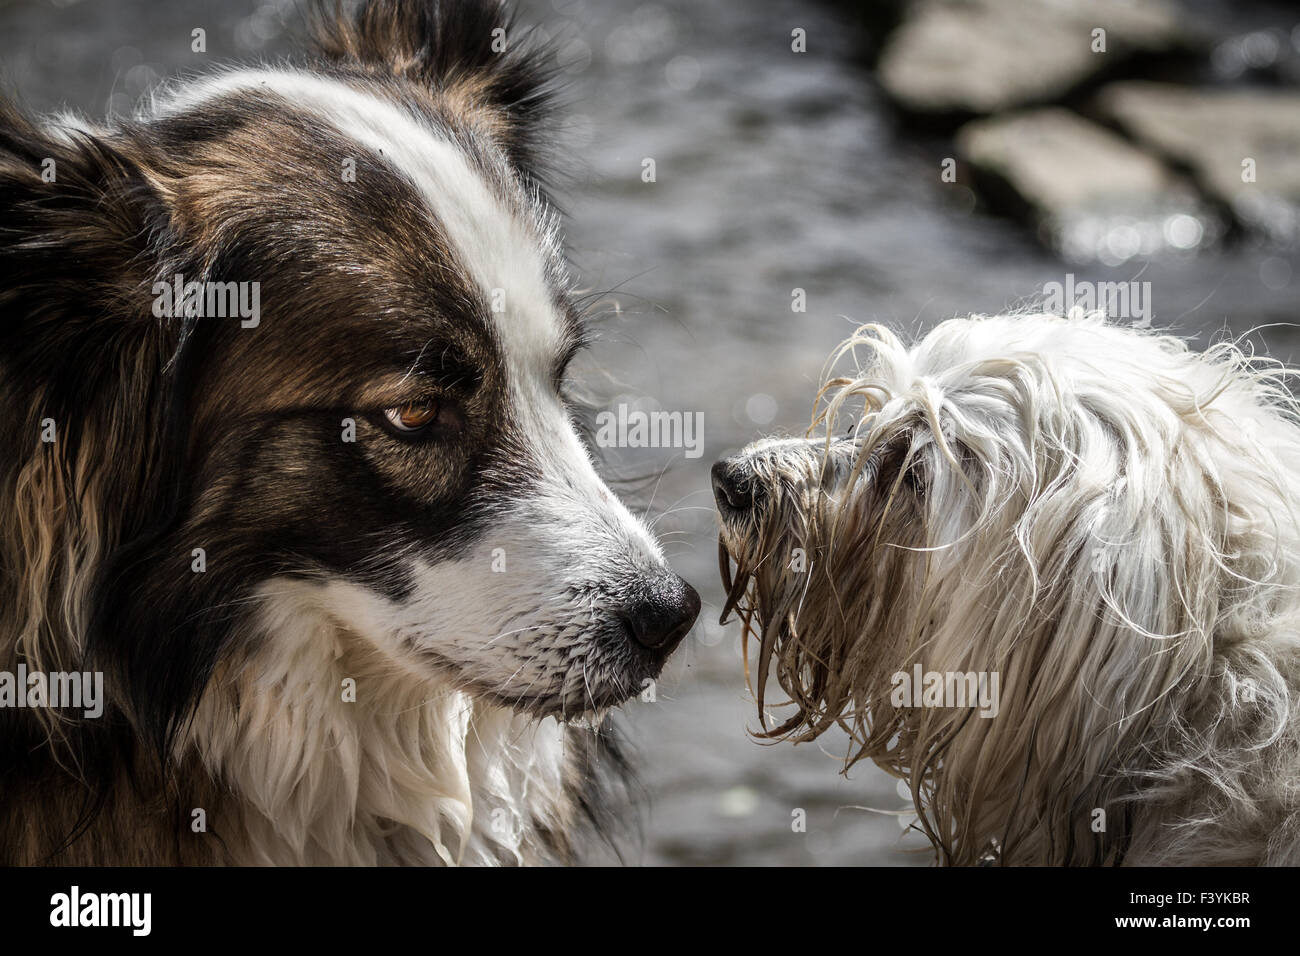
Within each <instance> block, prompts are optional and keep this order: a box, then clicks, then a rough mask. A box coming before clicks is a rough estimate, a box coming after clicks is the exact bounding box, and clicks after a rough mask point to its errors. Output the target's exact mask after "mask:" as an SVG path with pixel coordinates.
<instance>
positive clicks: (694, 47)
mask: <svg viewBox="0 0 1300 956" xmlns="http://www.w3.org/2000/svg"><path fill="white" fill-rule="evenodd" d="M522 6H523V7H524V10H525V15H526V18H527V19H528V20H529V21H531V22H533V23H538V24H541V25H542V26H543V28H544V29H546V30H547V31H548V32H549V33H550V34H551V35H552V36H553V38H554V39H555V42H556V43H557V49H558V50H559V54H558V60H559V66H560V70H561V74H562V76H563V78H564V84H565V99H566V101H567V103H568V104H569V105H568V109H567V112H566V124H565V130H564V133H563V142H564V143H565V146H564V149H563V151H562V153H563V155H564V157H565V160H566V162H567V163H568V164H569V165H570V167H571V169H570V172H571V176H570V180H569V182H568V184H567V185H566V187H565V188H564V189H563V190H562V193H561V199H562V201H563V205H564V207H565V209H566V211H567V213H568V216H569V237H570V240H571V254H572V259H573V262H574V265H575V269H576V272H577V274H578V276H579V277H580V285H581V286H582V287H583V288H585V289H588V290H591V291H592V292H594V293H608V294H606V295H598V296H596V301H597V302H598V303H599V305H598V306H597V311H598V312H599V315H598V316H596V319H597V325H598V330H599V335H598V341H597V345H596V348H595V350H594V352H593V354H592V355H591V356H590V357H589V358H588V359H587V360H586V361H585V369H586V370H585V373H584V374H585V376H586V378H587V380H588V381H589V382H590V383H591V385H592V387H593V388H594V389H595V390H596V391H597V393H598V394H599V395H600V396H601V398H602V402H603V403H604V404H606V405H608V406H609V407H614V406H616V405H617V404H619V403H627V404H629V405H633V406H635V407H639V408H647V409H649V408H662V409H666V410H670V411H682V412H688V413H693V412H702V413H703V415H704V423H705V431H704V445H703V449H702V454H701V455H700V457H697V458H688V457H686V455H685V454H684V451H683V450H681V449H677V450H662V451H652V452H635V451H632V450H615V451H613V452H612V460H611V462H610V468H611V470H612V471H614V472H615V473H617V474H621V475H629V474H634V473H635V474H645V475H649V476H650V477H649V479H648V480H647V481H643V482H641V483H640V485H639V486H638V488H635V489H633V497H634V498H635V499H638V500H640V502H641V505H642V506H643V507H647V508H648V509H649V514H650V515H651V516H652V517H653V518H654V520H655V528H656V531H657V532H658V533H659V534H660V535H661V536H662V538H663V540H664V542H665V547H666V550H667V551H668V553H669V554H670V555H671V557H672V560H673V562H674V564H675V566H676V567H677V569H678V570H679V571H680V572H681V573H682V574H683V575H685V576H686V577H687V578H688V579H689V580H691V581H692V582H693V583H695V584H696V586H697V587H698V588H699V590H700V592H701V594H702V596H703V598H704V601H705V610H704V613H703V614H702V616H701V621H700V624H699V625H697V627H696V630H695V631H694V633H693V634H692V636H691V637H690V638H688V640H687V642H686V643H685V645H684V646H683V648H682V649H681V650H680V651H679V652H678V654H677V655H676V656H675V658H674V660H673V661H672V663H671V664H670V666H669V667H668V669H667V671H666V673H665V675H664V677H663V678H662V680H661V681H660V683H659V686H658V688H657V693H656V700H655V701H654V702H641V701H633V702H632V703H630V704H629V705H628V706H627V708H626V714H625V717H624V724H625V725H626V726H627V728H628V730H629V732H630V735H631V737H632V739H633V741H634V743H635V746H636V748H637V751H638V753H639V758H640V764H641V770H642V779H643V782H644V784H645V786H646V788H647V789H648V790H649V793H650V798H651V800H650V809H649V813H648V815H647V817H646V819H645V825H644V832H645V838H644V843H643V845H642V846H639V847H636V848H634V849H633V850H632V851H631V853H630V855H629V859H630V860H632V861H634V862H644V863H647V864H722V865H729V864H749V865H806V864H885V865H909V864H911V865H915V864H920V863H924V862H926V861H927V857H926V855H925V854H924V853H921V852H912V851H915V850H917V849H919V848H922V847H923V844H924V841H922V840H920V839H919V838H918V837H917V836H916V835H915V834H909V835H906V836H904V835H903V834H902V830H901V828H900V826H899V824H898V822H897V818H896V817H895V816H893V815H890V814H888V813H877V812H872V810H871V809H866V808H874V809H876V810H883V811H894V810H898V809H900V808H901V807H902V806H903V804H904V801H903V800H902V799H901V798H900V797H899V796H898V795H897V793H896V790H895V785H894V781H893V780H892V779H890V778H888V777H886V776H885V775H884V774H882V773H880V772H879V771H877V770H876V769H875V768H873V767H867V766H858V767H856V768H855V769H854V770H853V772H852V773H851V775H850V776H849V777H848V778H845V777H842V776H839V775H838V770H839V767H840V761H841V758H842V757H843V754H844V749H845V740H844V738H842V737H828V738H824V739H823V740H821V741H818V742H817V743H816V744H804V745H800V746H798V747H794V748H792V747H790V746H789V745H788V744H781V745H779V746H770V745H763V744H760V743H758V742H756V741H755V740H753V739H752V738H751V737H750V735H749V731H750V730H752V729H754V728H756V727H757V719H756V715H755V713H754V707H753V704H752V701H751V700H750V698H749V695H748V693H747V691H746V689H745V684H744V678H743V674H742V668H741V652H740V637H739V634H738V632H737V630H736V629H735V626H734V625H732V626H731V627H727V628H722V627H719V626H718V625H717V614H718V605H719V603H720V601H721V596H722V595H721V588H720V585H719V583H718V580H717V578H718V573H717V558H716V544H715V542H716V535H715V527H716V526H715V519H714V516H713V509H712V499H711V494H710V491H709V476H708V470H709V466H710V464H711V463H712V462H713V461H714V460H715V459H716V458H717V457H719V456H722V455H725V454H727V453H729V452H731V451H733V450H735V449H738V448H739V447H740V446H742V445H743V444H745V443H746V442H747V441H749V440H750V439H752V438H754V437H756V436H758V435H762V434H766V433H770V432H774V431H776V432H785V433H789V434H799V433H802V431H803V430H804V429H805V428H806V427H807V424H808V420H809V412H810V408H811V403H812V399H813V396H814V393H815V391H816V385H817V382H818V378H819V374H820V372H821V369H822V365H823V362H824V360H825V358H826V356H827V354H828V353H829V351H830V350H831V348H832V347H833V346H834V345H836V344H837V343H838V342H839V341H841V340H842V339H843V338H844V337H845V336H847V335H848V333H849V332H850V331H851V330H852V329H853V328H854V327H855V326H856V325H858V324H861V323H864V322H869V321H876V322H884V323H887V324H889V325H891V326H894V327H896V328H898V329H900V330H902V331H904V332H917V331H922V330H924V329H925V328H927V327H929V326H931V325H932V324H934V323H935V322H937V321H941V320H943V319H945V318H948V317H952V316H954V315H961V314H966V313H970V312H994V311H1002V310H1005V309H1007V308H1009V307H1013V306H1016V305H1017V304H1020V303H1022V302H1024V301H1025V300H1027V299H1031V298H1034V297H1036V296H1039V295H1041V293H1042V290H1043V288H1044V285H1045V284H1046V283H1050V282H1062V281H1064V279H1065V276H1066V273H1072V274H1073V275H1074V276H1075V278H1076V280H1077V281H1127V280H1131V279H1135V278H1140V280H1141V281H1144V282H1149V283H1150V284H1151V285H1150V288H1151V290H1152V300H1153V304H1154V313H1155V314H1154V319H1155V322H1156V324H1157V325H1169V326H1173V327H1174V328H1176V329H1178V330H1179V331H1181V332H1183V333H1185V334H1188V335H1193V336H1197V337H1198V340H1199V341H1200V342H1202V343H1204V342H1206V341H1208V340H1209V339H1210V337H1211V336H1213V335H1214V334H1216V333H1220V332H1222V331H1223V330H1225V329H1226V330H1229V331H1230V332H1232V333H1234V334H1240V333H1244V332H1247V331H1248V330H1251V329H1263V331H1262V332H1260V333H1259V334H1258V335H1257V337H1256V341H1258V342H1259V343H1261V346H1262V347H1266V348H1267V349H1269V350H1270V351H1271V352H1272V353H1273V354H1275V355H1276V356H1277V357H1279V358H1282V359H1287V360H1289V359H1292V358H1296V357H1297V356H1296V355H1295V350H1296V345H1297V342H1298V341H1300V340H1298V339H1297V336H1296V332H1295V328H1294V326H1293V325H1291V323H1294V322H1295V321H1296V318H1297V308H1296V305H1297V290H1300V276H1297V275H1295V273H1296V271H1297V268H1298V267H1300V258H1298V257H1297V255H1296V253H1295V251H1294V249H1290V248H1288V247H1286V246H1284V245H1283V246H1279V245H1278V244H1276V243H1273V244H1270V243H1268V242H1265V241H1263V240H1255V239H1251V238H1250V237H1242V238H1238V239H1237V240H1235V241H1232V242H1229V243H1226V244H1221V245H1219V246H1216V247H1214V248H1211V249H1208V250H1202V251H1200V252H1196V253H1185V254H1164V255H1161V256H1159V257H1157V258H1154V259H1151V260H1149V261H1148V260H1146V259H1142V258H1132V257H1130V258H1127V259H1126V260H1125V261H1123V262H1121V263H1118V264H1113V265H1105V264H1103V263H1101V262H1097V261H1080V262H1069V261H1065V260H1063V259H1062V258H1061V257H1060V256H1059V255H1058V254H1056V253H1054V252H1052V251H1050V250H1049V249H1048V248H1046V247H1045V246H1043V245H1041V244H1040V243H1039V241H1038V240H1037V239H1036V237H1035V235H1034V231H1033V230H1032V229H1030V228H1026V227H1025V226H1023V225H1022V224H1020V223H1018V222H1016V221H1013V220H1011V219H1007V218H1003V217H1001V216H999V215H996V214H992V213H990V212H988V211H987V210H986V209H985V208H984V206H983V204H982V203H979V202H977V201H976V195H975V194H974V193H973V192H972V191H971V190H970V189H968V188H965V187H961V188H953V186H952V185H951V184H945V183H943V182H941V180H940V177H939V174H938V171H939V168H940V163H941V161H942V159H943V158H944V157H946V156H948V155H951V150H952V147H951V145H950V143H951V130H950V129H944V128H942V127H941V126H939V127H936V126H934V125H933V124H922V123H916V122H912V121H911V120H909V119H907V118H906V117H904V116H903V115H901V114H899V113H898V112H897V111H896V110H895V109H894V108H892V107H891V106H890V105H889V103H888V102H887V100H886V98H885V97H884V95H883V94H882V91H881V89H880V87H879V85H878V83H877V81H876V77H875V74H874V72H873V70H872V55H873V53H874V51H875V50H877V49H878V46H879V42H880V39H881V33H880V30H879V28H878V27H876V26H874V25H873V24H876V23H878V22H880V20H881V19H882V18H881V17H880V16H878V15H879V14H880V13H881V9H882V7H881V6H880V5H873V4H872V2H871V0H862V2H861V3H847V2H840V3H835V2H829V0H828V2H815V0H745V2H743V3H739V2H735V3H733V2H716V0H708V2H700V0H655V2H644V0H532V2H531V3H530V2H524V3H523V4H522ZM1193 6H1194V7H1196V8H1197V12H1199V13H1201V14H1204V15H1206V16H1207V17H1209V18H1210V22H1212V23H1214V24H1216V29H1220V30H1222V31H1224V34H1225V35H1227V34H1228V33H1230V32H1231V31H1232V30H1235V29H1240V30H1241V31H1247V30H1251V29H1257V28H1261V27H1269V26H1275V27H1278V28H1286V29H1289V28H1290V26H1291V25H1292V22H1293V21H1294V20H1296V19H1297V16H1296V15H1295V14H1294V13H1288V12H1287V10H1286V8H1285V7H1283V6H1274V5H1269V4H1256V3H1251V2H1246V0H1242V2H1241V3H1239V4H1236V5H1229V4H1227V3H1226V0H1225V3H1222V4H1218V3H1213V2H1197V3H1194V4H1193ZM864 13H865V14H869V15H867V16H864V15H863V14H864ZM296 23H297V20H296V17H295V16H294V15H293V13H292V5H291V4H289V3H266V2H257V0H169V2H157V0H79V2H78V0H8V2H0V68H2V70H3V75H4V78H5V80H6V81H7V82H8V84H9V85H10V87H11V88H14V89H16V90H17V91H18V92H19V94H20V96H21V97H22V99H23V100H24V101H25V102H27V103H28V104H29V105H31V106H32V107H34V108H36V109H39V110H42V111H51V110H54V109H58V108H64V107H70V108H73V109H76V110H78V111H80V112H83V113H85V114H87V115H89V116H91V117H92V118H102V117H103V116H104V115H105V113H106V112H108V111H114V112H119V113H121V112H128V111H130V109H131V108H132V107H133V105H134V104H135V102H136V101H137V99H138V98H139V97H140V95H141V94H143V93H144V92H146V91H147V90H148V89H150V88H151V87H152V86H153V85H155V84H156V83H157V82H158V81H159V79H161V78H165V77H170V76H174V75H177V74H180V73H183V72H186V71H195V70H201V69H204V68H207V67H209V66H211V65H212V64H213V63H217V62H228V61H232V60H247V59H255V58H263V57H268V58H274V57H276V56H279V55H282V54H284V53H286V52H288V51H289V50H291V49H292V44H291V42H290V36H291V35H292V32H293V30H294V29H295V24H296ZM195 27H203V28H205V29H206V30H207V53H206V54H205V55H199V54H194V53H192V52H191V51H190V31H191V30H192V29H193V28H195ZM796 28H800V29H803V30H804V31H806V37H807V52H806V53H802V54H798V53H794V52H793V51H792V50H791V31H792V30H794V29H796ZM1297 49H1298V50H1300V47H1298V48H1297ZM959 53H960V51H956V55H959ZM646 158H652V159H653V160H654V161H655V166H656V181H655V182H654V183H646V182H643V180H642V170H643V165H642V163H643V160H644V159H646ZM795 289H803V290H805V293H806V298H807V310H806V312H795V311H792V307H791V303H792V294H793V290H795ZM797 810H803V811H805V813H806V819H807V826H806V832H796V830H795V828H793V827H792V825H791V824H792V820H793V818H794V814H795V812H796V811H797ZM600 858H601V857H597V859H600Z"/></svg>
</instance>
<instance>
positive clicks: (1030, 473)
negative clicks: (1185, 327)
mask: <svg viewBox="0 0 1300 956" xmlns="http://www.w3.org/2000/svg"><path fill="white" fill-rule="evenodd" d="M849 357H852V358H853V359H854V361H853V366H852V368H851V369H850V370H848V371H847V372H845V373H844V374H839V375H835V376H834V377H831V378H830V379H829V380H828V382H827V384H826V388H825V390H824V392H823V398H824V399H825V404H824V405H822V406H821V408H820V415H819V417H818V423H819V424H824V425H825V426H826V431H825V434H823V435H822V436H821V437H818V438H813V439H787V440H781V439H767V440H763V441H759V442H756V443H754V444H753V445H751V446H750V447H748V448H746V449H745V450H744V451H743V452H742V453H741V454H740V455H737V456H735V457H733V458H730V459H727V460H724V461H722V462H719V463H718V464H717V465H715V466H714V488H715V492H716V496H717V500H718V507H719V510H720V512H721V515H722V534H721V542H722V555H721V557H722V571H723V578H724V583H725V584H726V585H727V586H728V589H729V592H730V600H729V602H728V604H729V607H739V608H740V613H741V615H742V617H743V618H744V619H745V623H746V625H747V629H748V628H749V627H750V626H752V629H753V630H755V631H757V632H759V633H760V634H761V643H760V647H759V656H758V663H757V669H756V672H755V674H754V681H755V690H756V695H757V699H758V704H759V709H760V713H762V711H763V707H764V703H765V695H764V684H765V681H766V678H767V676H768V674H769V673H772V674H774V675H775V677H776V678H777V680H778V682H779V683H780V685H781V688H782V689H783V690H784V691H786V692H787V693H788V694H789V695H790V697H791V700H792V701H793V704H794V710H793V713H791V714H790V715H789V716H788V719H787V720H786V721H784V722H783V723H780V724H779V726H775V727H772V726H770V724H769V722H768V718H767V715H766V714H762V716H763V720H764V730H765V731H766V732H768V733H770V734H771V735H773V736H789V737H792V738H793V739H795V740H808V739H812V738H815V737H817V736H818V735H820V734H821V733H822V732H823V731H824V730H826V729H827V728H829V727H832V726H837V725H838V726H841V727H843V728H845V729H846V730H847V731H848V732H849V733H850V735H851V737H852V745H851V750H850V752H849V754H848V763H849V764H852V763H853V762H854V761H856V760H858V759H861V758H864V757H865V758H869V759H871V760H874V761H875V762H876V763H877V764H878V765H880V766H881V767H883V768H884V769H885V770H887V771H888V772H889V773H891V774H893V775H895V776H897V777H899V778H900V779H902V780H904V781H906V783H907V785H908V788H909V790H910V792H911V794H912V798H913V801H914V803H915V807H916V811H917V815H918V817H919V828H920V829H923V830H924V832H925V834H926V835H927V836H928V837H929V838H930V840H931V842H932V844H933V846H934V849H935V852H936V855H937V857H938V860H939V861H940V862H941V863H946V864H976V863H1003V864H1038V865H1043V864H1080V863H1097V864H1117V863H1128V864H1147V865H1150V864H1190V863H1196V864H1248V863H1269V864H1291V865H1294V864H1297V863H1300V492H1298V490H1297V483H1298V482H1300V477H1298V476H1300V406H1298V405H1297V402H1296V400H1295V399H1294V398H1293V397H1292V394H1291V392H1290V391H1289V390H1288V388H1287V387H1286V385H1287V381H1288V380H1289V379H1290V378H1292V377H1294V375H1295V374H1296V372H1295V370H1294V369H1290V368H1287V367H1285V366H1281V365H1278V364H1276V363H1272V362H1268V361H1266V360H1260V359H1251V358H1248V357H1247V356H1246V355H1245V354H1243V353H1242V352H1241V351H1240V350H1239V349H1238V348H1236V347H1235V346H1234V345H1232V344H1231V343H1221V344H1218V345H1215V346H1214V347H1212V348H1210V349H1209V350H1207V351H1205V352H1195V351H1192V350H1191V349H1189V348H1188V347H1187V345H1186V344H1185V343H1184V342H1183V341H1181V340H1179V339H1177V338H1175V337H1173V336H1170V335H1159V334H1155V333H1152V332H1150V331H1142V330H1137V329H1133V328H1128V327H1125V326H1122V325H1118V324H1110V323H1107V322H1106V321H1104V319H1103V318H1102V317H1100V316H1095V315H1094V316H1082V315H1079V316H1072V317H1070V318H1061V317H1056V316H1051V315H1010V316H991V317H972V318H970V319H954V320H952V321H950V322H945V323H943V324H941V325H939V326H937V327H936V328H935V329H933V330H932V331H931V332H930V333H929V334H927V335H926V336H924V337H923V338H922V339H920V340H919V341H917V342H916V343H915V344H913V345H911V346H908V345H906V344H904V343H903V342H902V341H900V340H899V338H898V337H897V336H895V335H894V334H893V333H892V332H890V331H889V330H887V329H884V328H881V327H877V326H868V327H865V328H863V329H861V330H860V331H859V332H858V333H857V334H856V335H855V336H854V337H853V338H852V339H850V340H849V341H848V342H846V343H845V345H844V347H843V348H842V349H841V351H840V352H839V353H837V355H836V356H835V360H836V361H838V360H839V359H845V358H849ZM846 421H847V426H848V427H847V428H846V427H843V426H844V425H845V423H846ZM733 560H734V562H735V565H736V570H735V572H734V574H733V572H732V567H731V565H732V561H733ZM724 616H725V615H724Z"/></svg>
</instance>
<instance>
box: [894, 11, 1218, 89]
mask: <svg viewBox="0 0 1300 956" xmlns="http://www.w3.org/2000/svg"><path fill="white" fill-rule="evenodd" d="M1184 24H1185V14H1183V12H1182V11H1180V10H1179V8H1178V7H1177V6H1175V5H1174V4H1173V3H1171V2H1169V0H1088V2H1086V3H1084V2H1078V0H919V2H918V3H917V4H916V5H915V7H914V8H913V11H912V13H911V14H910V15H909V16H908V17H906V19H904V21H903V22H902V24H900V25H899V27H898V28H897V29H896V30H895V32H894V34H893V35H892V36H891V37H890V39H889V41H888V42H887V44H886V46H885V50H884V52H883V53H882V54H881V57H880V61H879V74H880V81H881V83H882V84H883V86H884V88H885V90H886V92H887V93H889V95H890V96H891V97H893V99H894V100H895V101H896V102H897V103H898V104H899V105H901V106H903V107H904V108H906V109H909V110H913V111H917V112H924V113H994V112H999V111H1002V110H1006V109H1010V108H1013V107H1017V106H1023V105H1027V104H1035V103H1046V102H1051V101H1053V100H1056V99H1058V98H1060V97H1061V96H1063V95H1064V94H1066V93H1068V92H1069V91H1070V90H1072V89H1074V88H1075V87H1076V86H1078V85H1079V84H1080V83H1082V82H1084V81H1085V80H1087V79H1089V78H1090V77H1092V76H1094V75H1095V74H1097V73H1099V72H1100V71H1102V70H1104V69H1108V68H1110V67H1113V66H1114V65H1116V64H1117V63H1118V62H1119V61H1120V60H1122V59H1126V58H1128V57H1130V56H1132V55H1133V54H1134V53H1137V52H1143V51H1145V52H1169V51H1172V50H1176V49H1181V48H1184V47H1188V46H1191V45H1193V44H1194V43H1195V42H1196V40H1195V39H1194V37H1193V35H1192V33H1191V32H1190V31H1189V30H1188V28H1187V27H1186V26H1185V25H1184ZM1097 28H1101V29H1104V30H1105V31H1106V35H1105V42H1106V50H1105V52H1104V53H1103V52H1096V53H1094V52H1093V49H1092V47H1093V30H1094V29H1097Z"/></svg>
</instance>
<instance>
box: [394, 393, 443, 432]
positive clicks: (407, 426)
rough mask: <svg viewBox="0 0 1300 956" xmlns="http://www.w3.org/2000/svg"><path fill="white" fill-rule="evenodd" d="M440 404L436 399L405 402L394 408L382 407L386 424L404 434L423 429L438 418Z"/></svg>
mask: <svg viewBox="0 0 1300 956" xmlns="http://www.w3.org/2000/svg"><path fill="white" fill-rule="evenodd" d="M441 409H442V406H441V405H440V403H438V402H436V401H422V402H407V403H406V404H405V405H398V406H397V407H395V408H386V409H384V417H385V418H387V419H388V424H390V425H392V426H393V428H395V429H397V430H398V431H399V432H402V433H404V434H408V435H409V434H414V433H415V432H420V431H423V430H424V429H425V428H427V427H428V426H429V425H431V424H433V423H434V422H435V421H437V420H438V416H439V412H440V411H441Z"/></svg>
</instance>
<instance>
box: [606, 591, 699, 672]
mask: <svg viewBox="0 0 1300 956" xmlns="http://www.w3.org/2000/svg"><path fill="white" fill-rule="evenodd" d="M699 614H700V595H699V594H698V593H697V592H696V590H695V588H693V587H691V586H690V585H689V584H687V583H686V582H685V581H684V580H682V579H681V578H679V577H678V576H677V575H675V574H673V573H672V572H665V573H664V574H662V575H659V576H658V577H655V578H653V579H651V580H650V581H649V582H648V583H647V584H646V585H645V586H644V589H643V591H642V593H641V594H639V595H637V596H636V597H634V598H632V599H631V600H629V601H628V603H627V604H625V605H624V606H623V608H622V609H621V610H620V611H619V612H618V618H619V620H620V621H621V622H622V623H623V629H624V630H625V631H626V632H627V635H628V637H630V638H631V639H632V640H633V641H635V642H636V643H637V644H639V645H641V646H642V647H644V648H645V649H646V650H650V651H655V652H656V653H659V654H662V655H664V656H665V657H666V656H667V655H668V654H669V653H671V652H672V650H673V648H675V647H676V646H677V645H678V644H680V643H681V640H682V638H684V637H685V636H686V635H687V633H688V632H689V631H690V629H691V626H692V625H694V624H695V619H696V618H697V617H699Z"/></svg>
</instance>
